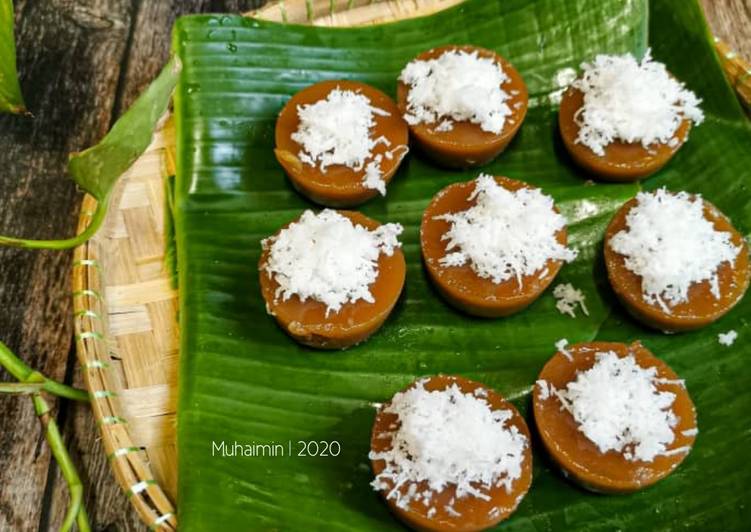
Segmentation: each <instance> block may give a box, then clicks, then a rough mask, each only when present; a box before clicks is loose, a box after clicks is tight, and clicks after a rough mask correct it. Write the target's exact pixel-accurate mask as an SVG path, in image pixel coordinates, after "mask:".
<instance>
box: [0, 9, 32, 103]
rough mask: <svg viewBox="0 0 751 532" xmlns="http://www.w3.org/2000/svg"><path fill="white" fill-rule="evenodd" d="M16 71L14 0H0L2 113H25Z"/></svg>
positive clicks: (0, 92)
mask: <svg viewBox="0 0 751 532" xmlns="http://www.w3.org/2000/svg"><path fill="white" fill-rule="evenodd" d="M25 112H26V106H25V105H24V103H23V96H22V95H21V86H20V85H19V84H18V73H17V72H16V41H15V39H14V38H13V1H12V0H0V113H25Z"/></svg>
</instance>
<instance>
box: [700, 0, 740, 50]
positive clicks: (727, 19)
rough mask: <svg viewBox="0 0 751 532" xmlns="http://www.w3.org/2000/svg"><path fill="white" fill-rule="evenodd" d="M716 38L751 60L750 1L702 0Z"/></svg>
mask: <svg viewBox="0 0 751 532" xmlns="http://www.w3.org/2000/svg"><path fill="white" fill-rule="evenodd" d="M701 3H702V5H703V6H704V13H705V15H706V17H707V22H709V26H710V27H711V28H712V31H713V32H714V34H715V36H716V37H719V38H720V39H722V40H723V41H725V42H726V43H728V44H729V45H730V47H731V48H733V49H734V50H735V51H736V52H738V53H739V54H741V55H742V56H743V57H744V58H746V59H747V60H751V0H702V2H701Z"/></svg>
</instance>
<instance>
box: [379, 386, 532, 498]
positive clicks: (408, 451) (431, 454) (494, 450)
mask: <svg viewBox="0 0 751 532" xmlns="http://www.w3.org/2000/svg"><path fill="white" fill-rule="evenodd" d="M383 412H386V413H390V414H396V415H397V416H398V418H399V426H398V428H397V429H396V430H395V431H394V433H393V438H392V446H391V448H390V449H389V450H386V451H383V452H374V451H371V452H370V455H369V456H370V459H371V460H384V461H385V463H386V464H385V468H384V470H383V471H382V472H381V473H380V474H379V475H378V476H376V478H375V479H374V480H373V482H372V483H371V485H372V486H373V488H374V489H376V490H388V493H387V494H386V497H387V498H389V499H393V500H394V501H395V503H396V505H397V506H399V507H400V508H404V509H407V508H409V506H410V503H412V502H421V503H422V504H423V505H424V506H425V507H429V506H430V503H429V501H430V500H431V499H432V497H433V495H434V494H436V493H439V492H441V491H443V489H444V488H446V486H448V485H452V486H455V487H456V498H463V497H466V496H472V497H478V498H481V499H483V500H488V499H489V496H488V495H487V493H486V492H487V490H489V489H491V488H493V487H496V486H499V487H500V486H503V487H504V488H505V489H506V491H507V492H510V491H511V489H512V487H513V484H514V482H515V481H516V480H517V479H519V478H520V477H521V473H522V462H523V460H524V451H525V449H526V448H527V446H528V445H529V442H528V441H527V437H526V436H525V435H524V434H522V433H521V432H519V431H518V429H517V428H516V426H514V425H511V424H509V423H508V422H509V420H510V419H511V418H512V417H513V413H512V411H511V410H505V409H501V410H492V409H491V407H490V405H489V404H488V402H487V401H486V400H485V399H483V398H480V397H476V396H475V395H474V394H471V393H463V392H462V391H461V390H460V389H459V387H458V386H457V385H456V384H452V385H450V386H447V387H446V388H445V389H443V390H436V391H428V390H426V389H425V388H424V384H423V382H421V381H419V382H418V383H417V384H416V385H415V386H414V387H412V388H410V389H409V390H407V391H404V392H400V393H397V394H396V395H395V396H394V398H393V399H392V401H391V403H390V405H388V406H386V407H385V409H384V410H383ZM419 483H424V484H425V486H426V488H425V489H424V490H421V491H422V493H421V494H418V493H416V491H417V490H416V487H415V489H414V490H413V489H412V486H416V485H417V484H419ZM405 484H409V485H410V486H409V488H408V489H407V490H406V491H405V490H402V488H403V486H404V485H405ZM453 503H454V500H451V501H449V504H448V507H451V506H452V505H453ZM448 507H447V508H445V509H446V511H447V512H449V513H450V510H449V508H448ZM452 509H453V508H452Z"/></svg>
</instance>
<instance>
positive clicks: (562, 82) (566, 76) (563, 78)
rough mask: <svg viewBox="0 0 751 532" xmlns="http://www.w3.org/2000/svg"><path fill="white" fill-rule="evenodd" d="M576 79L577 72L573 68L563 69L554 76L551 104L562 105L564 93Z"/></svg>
mask: <svg viewBox="0 0 751 532" xmlns="http://www.w3.org/2000/svg"><path fill="white" fill-rule="evenodd" d="M575 79H576V70H574V69H573V68H571V67H566V68H561V69H560V70H557V71H556V73H555V74H554V75H553V87H554V90H553V91H552V92H551V93H550V96H549V98H550V103H552V104H554V105H558V104H559V103H561V99H562V98H563V93H564V92H566V89H567V88H568V86H569V85H571V83H573V81H574V80H575Z"/></svg>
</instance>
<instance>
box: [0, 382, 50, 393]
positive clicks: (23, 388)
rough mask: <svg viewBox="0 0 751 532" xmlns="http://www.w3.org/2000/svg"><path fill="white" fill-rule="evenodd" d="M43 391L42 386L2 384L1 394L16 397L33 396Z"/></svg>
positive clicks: (0, 384)
mask: <svg viewBox="0 0 751 532" xmlns="http://www.w3.org/2000/svg"><path fill="white" fill-rule="evenodd" d="M42 390H43V385H42V384H29V383H25V382H0V393H8V394H14V395H31V394H32V393H39V392H41V391H42Z"/></svg>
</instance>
